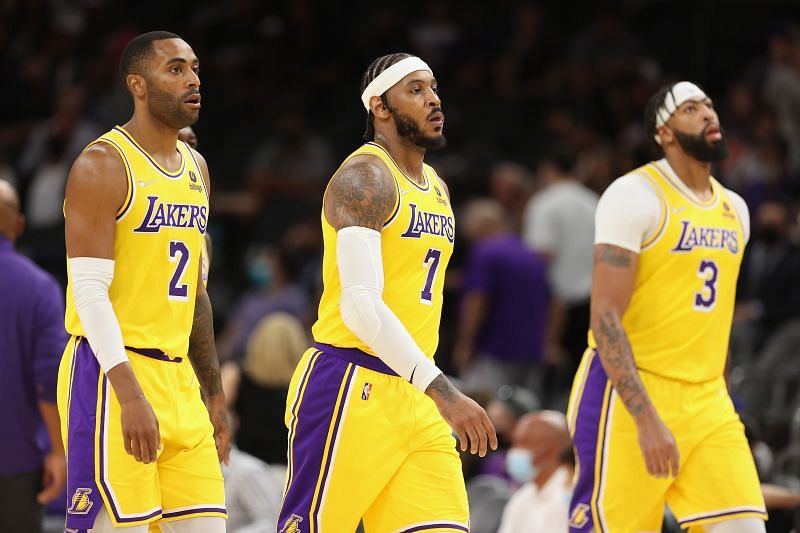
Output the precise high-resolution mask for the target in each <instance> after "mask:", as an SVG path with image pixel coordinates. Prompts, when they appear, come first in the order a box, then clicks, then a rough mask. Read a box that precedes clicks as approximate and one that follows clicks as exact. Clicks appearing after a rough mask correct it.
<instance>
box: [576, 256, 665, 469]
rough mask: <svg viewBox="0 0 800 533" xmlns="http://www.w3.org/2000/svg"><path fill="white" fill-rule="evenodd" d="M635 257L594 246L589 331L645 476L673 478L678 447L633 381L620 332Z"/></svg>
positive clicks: (638, 383)
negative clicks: (632, 425)
mask: <svg viewBox="0 0 800 533" xmlns="http://www.w3.org/2000/svg"><path fill="white" fill-rule="evenodd" d="M638 259H639V257H638V255H637V254H636V253H634V252H631V251H628V250H626V249H624V248H621V247H619V246H613V245H610V244H597V245H595V247H594V267H593V271H592V279H593V281H592V299H591V328H592V333H593V334H594V338H595V340H596V341H597V352H598V354H599V356H600V361H601V362H602V363H603V368H604V369H605V371H606V374H607V375H608V378H609V380H610V381H611V383H612V385H613V386H614V390H615V391H616V393H617V395H618V396H619V398H620V399H621V400H622V402H623V404H624V405H625V407H626V409H627V410H628V412H630V414H631V416H633V419H634V421H635V422H636V426H637V428H638V430H639V446H640V448H641V449H642V453H643V455H644V459H645V464H646V466H647V471H648V472H649V473H650V474H652V475H654V476H656V477H666V476H668V475H669V473H670V469H671V470H672V474H673V475H677V473H678V462H679V461H678V448H677V445H676V444H675V439H674V438H673V436H672V434H671V433H670V431H669V429H668V428H667V427H666V425H664V423H663V422H662V420H661V418H660V417H659V415H658V413H657V412H656V410H655V408H654V407H653V404H652V402H651V401H650V397H649V396H648V394H647V391H646V390H645V388H644V385H643V384H642V380H641V379H640V378H639V372H638V371H637V369H636V362H635V359H634V354H633V350H632V349H631V345H630V342H629V341H628V337H627V335H626V334H625V330H624V329H623V327H622V321H621V318H622V316H623V315H624V314H625V310H626V309H627V308H628V304H629V302H630V298H631V294H632V293H633V287H634V283H635V281H636V270H637V266H638Z"/></svg>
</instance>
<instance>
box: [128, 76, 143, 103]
mask: <svg viewBox="0 0 800 533" xmlns="http://www.w3.org/2000/svg"><path fill="white" fill-rule="evenodd" d="M125 83H126V84H127V85H128V90H129V91H130V92H131V94H132V95H133V96H138V97H140V98H141V97H144V95H145V93H146V92H147V86H146V84H145V81H144V76H142V75H141V74H128V75H127V76H126V78H125Z"/></svg>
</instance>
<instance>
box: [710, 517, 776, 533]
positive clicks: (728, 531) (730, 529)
mask: <svg viewBox="0 0 800 533" xmlns="http://www.w3.org/2000/svg"><path fill="white" fill-rule="evenodd" d="M705 529H706V532H707V533H765V532H766V530H767V529H766V527H765V526H764V521H763V520H761V519H760V518H734V519H733V520H725V521H723V522H717V523H716V524H709V525H707V526H705Z"/></svg>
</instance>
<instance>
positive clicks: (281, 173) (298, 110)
mask: <svg viewBox="0 0 800 533" xmlns="http://www.w3.org/2000/svg"><path fill="white" fill-rule="evenodd" d="M306 105H307V102H306V99H305V98H304V96H303V95H301V94H294V95H287V96H285V97H284V98H283V101H282V102H277V103H276V107H275V108H276V109H278V113H277V116H276V117H275V119H274V131H273V134H272V135H270V136H269V137H268V138H266V139H264V140H263V141H262V142H261V143H259V144H258V145H257V146H256V148H255V150H254V151H253V153H252V155H251V156H250V161H249V163H248V167H247V170H246V172H247V175H248V190H249V192H250V193H251V194H252V195H253V196H254V197H255V198H256V200H257V205H258V206H259V207H260V212H259V215H258V217H259V233H260V234H261V236H262V238H263V239H266V240H268V241H275V240H277V239H278V238H279V237H280V235H281V230H282V229H283V228H285V227H287V226H288V225H289V224H291V223H294V222H296V221H298V220H301V219H302V218H303V217H305V216H307V215H309V214H311V213H315V214H316V210H317V209H318V207H319V201H320V200H321V198H322V195H321V192H322V190H323V189H324V187H325V177H326V176H328V175H329V174H330V173H331V171H332V170H334V169H335V161H334V158H333V155H332V150H331V148H330V145H329V144H328V141H327V140H326V139H325V138H324V137H322V136H320V135H318V134H317V133H316V132H314V131H312V130H311V128H310V126H309V120H308V118H307V111H306Z"/></svg>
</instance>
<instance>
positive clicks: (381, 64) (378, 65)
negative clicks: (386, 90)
mask: <svg viewBox="0 0 800 533" xmlns="http://www.w3.org/2000/svg"><path fill="white" fill-rule="evenodd" d="M407 57H412V55H411V54H407V53H405V52H398V53H396V54H387V55H385V56H381V57H379V58H378V59H376V60H375V61H373V62H372V63H370V64H369V66H368V67H367V71H366V72H364V76H362V78H361V90H360V91H359V95H362V94H364V90H365V89H366V88H367V85H369V84H370V83H372V81H373V80H374V79H375V78H377V77H378V75H380V73H381V72H383V71H384V70H386V69H387V68H389V67H391V66H392V65H394V64H395V63H397V62H399V61H402V60H403V59H405V58H407ZM381 100H383V103H384V104H386V103H387V102H386V95H385V94H382V95H381ZM374 138H375V116H374V115H373V114H372V111H368V112H367V128H366V131H364V140H365V141H371V140H373V139H374Z"/></svg>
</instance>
